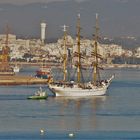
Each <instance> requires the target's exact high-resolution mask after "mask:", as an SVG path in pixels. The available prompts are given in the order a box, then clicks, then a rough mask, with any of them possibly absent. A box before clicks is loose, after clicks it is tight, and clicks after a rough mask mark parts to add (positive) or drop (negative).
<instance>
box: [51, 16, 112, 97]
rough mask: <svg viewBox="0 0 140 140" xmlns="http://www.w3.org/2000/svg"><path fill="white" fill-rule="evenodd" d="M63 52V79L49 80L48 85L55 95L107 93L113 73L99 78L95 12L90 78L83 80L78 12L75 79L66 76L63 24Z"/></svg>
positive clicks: (100, 94)
mask: <svg viewBox="0 0 140 140" xmlns="http://www.w3.org/2000/svg"><path fill="white" fill-rule="evenodd" d="M63 31H64V45H63V46H64V53H63V80H62V81H55V80H52V81H53V82H50V84H49V87H50V89H51V90H52V91H53V92H54V93H55V95H56V96H79V97H87V96H102V95H105V94H106V93H107V89H108V87H109V85H110V84H111V81H112V79H113V78H114V75H112V76H111V77H110V78H108V79H105V80H101V78H100V71H99V69H100V66H99V63H98V60H99V59H100V58H101V55H100V54H98V38H99V36H98V32H99V27H98V14H96V26H95V38H94V45H93V52H92V56H93V62H92V68H93V73H92V75H91V77H92V80H90V81H87V82H83V81H82V78H83V74H82V63H81V59H82V54H81V48H80V45H81V42H80V39H81V38H80V37H81V36H80V31H81V27H80V14H79V15H78V22H77V52H75V54H76V55H77V64H76V69H77V80H71V81H68V80H67V76H68V69H67V65H68V64H67V62H68V56H67V45H66V36H67V29H66V26H64V30H63Z"/></svg>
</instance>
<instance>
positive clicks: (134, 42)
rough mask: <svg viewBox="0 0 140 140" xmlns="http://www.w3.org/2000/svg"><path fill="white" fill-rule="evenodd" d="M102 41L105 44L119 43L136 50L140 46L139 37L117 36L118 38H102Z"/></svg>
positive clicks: (125, 47)
mask: <svg viewBox="0 0 140 140" xmlns="http://www.w3.org/2000/svg"><path fill="white" fill-rule="evenodd" d="M101 42H102V43H104V44H117V45H121V46H122V47H123V48H124V49H131V50H134V49H135V48H138V47H140V38H139V37H116V38H111V39H110V38H102V39H101Z"/></svg>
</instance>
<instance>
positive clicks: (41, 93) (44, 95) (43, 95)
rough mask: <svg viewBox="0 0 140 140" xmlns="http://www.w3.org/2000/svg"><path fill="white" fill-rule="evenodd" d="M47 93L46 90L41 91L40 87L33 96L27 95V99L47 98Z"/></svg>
mask: <svg viewBox="0 0 140 140" xmlns="http://www.w3.org/2000/svg"><path fill="white" fill-rule="evenodd" d="M47 98H48V95H47V93H46V91H43V90H42V88H41V87H40V88H39V90H38V91H37V92H35V94H34V95H33V96H29V97H28V98H27V99H33V100H42V99H47Z"/></svg>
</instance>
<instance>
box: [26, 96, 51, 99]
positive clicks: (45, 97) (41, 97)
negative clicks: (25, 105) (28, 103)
mask: <svg viewBox="0 0 140 140" xmlns="http://www.w3.org/2000/svg"><path fill="white" fill-rule="evenodd" d="M47 98H48V96H30V97H28V98H27V99H32V100H43V99H47Z"/></svg>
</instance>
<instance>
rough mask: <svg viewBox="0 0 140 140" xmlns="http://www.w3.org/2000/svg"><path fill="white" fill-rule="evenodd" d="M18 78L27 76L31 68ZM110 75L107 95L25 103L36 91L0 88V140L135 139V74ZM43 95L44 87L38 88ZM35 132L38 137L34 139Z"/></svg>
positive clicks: (139, 115)
mask: <svg viewBox="0 0 140 140" xmlns="http://www.w3.org/2000/svg"><path fill="white" fill-rule="evenodd" d="M28 70H29V69H24V70H23V71H22V72H21V74H25V73H26V74H31V73H32V72H33V71H35V69H34V68H32V69H30V71H29V72H27V71H28ZM105 73H108V74H111V73H115V75H116V77H115V79H114V81H113V83H112V84H111V86H110V88H109V90H108V95H107V96H102V97H92V98H81V99H79V98H75V99H74V98H58V97H57V98H55V97H49V98H48V99H47V100H41V101H35V100H27V97H28V96H30V95H32V94H34V92H35V91H36V90H37V89H38V87H39V86H40V85H38V86H34V85H33V86H9V87H5V86H1V87H0V107H1V109H0V139H34V138H36V139H42V138H45V139H69V137H68V134H69V133H74V134H75V137H74V139H93V138H94V139H140V134H139V131H140V123H139V122H140V110H139V108H140V101H139V99H140V94H139V93H140V82H139V79H140V77H139V69H122V70H106V72H105ZM43 88H44V89H46V90H47V91H48V92H49V90H48V88H47V86H43ZM40 129H43V130H44V132H45V133H44V134H43V135H41V134H40Z"/></svg>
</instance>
